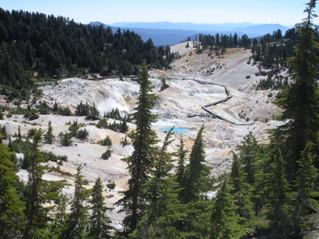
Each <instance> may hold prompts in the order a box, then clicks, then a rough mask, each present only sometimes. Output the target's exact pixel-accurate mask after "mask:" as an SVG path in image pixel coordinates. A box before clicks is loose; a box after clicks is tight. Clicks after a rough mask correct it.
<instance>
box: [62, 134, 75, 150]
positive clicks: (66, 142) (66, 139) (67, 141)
mask: <svg viewBox="0 0 319 239" xmlns="http://www.w3.org/2000/svg"><path fill="white" fill-rule="evenodd" d="M59 136H60V143H61V145H62V146H64V147H67V146H71V145H72V136H71V134H69V133H60V135H59Z"/></svg>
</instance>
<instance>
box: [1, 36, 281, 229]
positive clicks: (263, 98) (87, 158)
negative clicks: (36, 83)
mask: <svg viewBox="0 0 319 239" xmlns="http://www.w3.org/2000/svg"><path fill="white" fill-rule="evenodd" d="M185 46H186V43H181V44H178V45H176V46H173V47H172V51H173V52H178V53H179V54H180V55H181V58H180V59H178V60H176V61H174V62H173V63H172V65H171V69H170V70H165V71H164V70H152V71H150V79H151V81H152V84H153V91H154V93H155V94H156V95H158V96H159V100H158V102H157V104H156V106H155V108H154V112H155V113H156V114H157V115H158V118H157V121H156V122H155V123H154V124H153V128H154V130H156V132H157V133H158V136H159V138H160V139H163V138H164V136H165V134H164V133H163V132H161V129H163V128H169V127H172V126H175V127H182V128H185V129H186V131H185V132H184V135H183V136H181V135H178V134H176V135H175V137H176V139H177V140H175V141H174V143H173V144H172V145H171V147H170V150H172V151H176V150H177V147H178V143H179V140H178V139H179V138H180V137H183V138H184V140H185V145H186V147H187V148H188V149H189V150H190V149H191V146H192V143H193V140H194V138H195V136H196V133H197V131H198V129H199V128H200V127H201V126H202V125H203V124H204V125H205V134H204V138H205V151H206V160H207V162H208V164H209V165H210V166H211V167H212V174H213V175H220V174H222V173H224V172H225V171H227V170H229V167H230V165H231V151H233V150H236V146H238V145H239V144H240V142H241V141H242V140H243V137H244V136H245V135H247V134H248V133H249V132H252V133H253V134H254V135H255V136H256V137H257V139H258V140H259V141H260V142H266V141H267V137H268V135H267V130H268V129H272V128H274V127H277V126H278V125H280V124H281V122H279V121H276V120H273V119H274V116H275V115H277V114H278V113H279V109H278V108H277V107H276V106H274V104H272V101H273V100H274V97H275V92H272V94H270V93H271V91H257V90H256V85H257V83H258V82H259V80H260V77H257V76H256V75H255V73H257V72H258V68H257V67H256V66H253V65H250V64H247V62H248V60H249V57H250V56H251V53H250V50H245V49H228V50H227V52H226V53H225V54H224V55H223V56H222V57H217V56H215V55H214V54H212V55H209V54H208V52H207V51H204V52H203V53H201V54H197V53H196V51H195V49H194V48H193V47H192V42H190V47H189V48H186V47H185ZM161 78H165V79H167V80H166V81H167V84H168V85H169V88H167V89H166V90H164V91H162V92H160V87H161ZM193 79H195V80H200V81H205V82H211V83H217V84H220V85H223V86H225V87H227V89H228V90H229V91H230V94H231V95H232V98H231V99H230V100H228V101H227V102H225V103H221V104H218V105H216V106H211V107H209V110H210V111H211V112H213V113H215V114H217V115H218V116H220V117H222V118H225V119H227V120H228V121H230V122H234V123H244V125H235V124H232V123H229V122H226V121H224V120H221V119H217V118H213V117H212V116H211V115H210V114H208V113H207V112H205V111H204V110H203V109H202V106H204V105H207V104H209V103H211V102H216V101H219V100H222V99H224V98H225V97H226V93H225V89H224V87H222V86H217V85H206V84H201V83H199V82H196V81H194V80H193ZM42 90H43V97H42V99H41V100H42V101H46V102H47V103H49V104H50V105H53V103H54V102H55V101H56V102H57V103H58V104H59V105H63V106H68V107H70V108H71V109H72V110H73V111H74V110H75V107H76V105H78V104H79V102H81V101H82V102H84V103H85V102H91V103H92V102H95V104H96V106H97V108H98V109H99V111H100V112H102V113H103V112H108V111H110V110H111V109H113V108H115V107H117V108H119V109H120V111H121V113H123V114H124V113H131V112H133V111H134V107H135V104H136V99H137V96H138V90H139V86H138V84H137V83H136V82H134V81H132V80H130V79H124V80H123V81H120V80H119V79H104V80H98V81H93V80H84V79H79V78H70V79H64V80H61V81H59V82H58V84H56V85H48V86H44V87H42ZM189 116H194V117H189ZM248 119H249V120H248ZM75 120H77V121H78V122H79V123H83V124H84V125H85V126H84V127H85V128H86V129H87V130H88V132H89V139H88V140H87V141H85V142H82V141H79V140H74V141H73V146H70V147H61V146H60V145H59V142H58V140H56V142H55V143H54V144H52V145H46V144H43V145H41V149H42V150H44V151H48V152H53V153H54V154H56V155H66V156H67V157H68V161H67V162H65V163H64V164H63V166H61V167H60V168H61V170H62V171H64V172H69V173H71V174H74V173H75V170H76V167H77V165H79V164H83V165H84V169H83V174H84V176H85V177H86V179H87V180H88V181H89V183H90V185H92V184H93V183H94V181H95V179H96V178H97V177H101V178H102V180H103V181H104V185H106V184H107V182H108V181H114V182H115V183H116V187H115V189H114V190H113V191H110V190H108V191H107V192H106V195H107V205H108V206H109V207H110V208H113V210H111V211H110V217H111V219H112V221H113V225H114V226H115V227H116V228H118V229H120V228H121V220H122V218H123V214H121V213H118V210H119V207H118V206H115V205H114V203H115V202H116V201H118V200H119V199H120V198H121V196H122V195H121V193H120V192H121V191H123V190H125V189H126V184H127V180H128V177H129V175H128V172H127V165H126V163H125V162H123V161H122V160H121V159H123V158H124V157H127V156H129V155H130V154H131V153H132V151H133V148H132V146H126V147H122V146H121V144H120V141H121V139H122V138H124V137H125V135H124V134H120V133H116V132H114V131H111V130H105V129H98V128H96V127H95V124H96V122H94V121H86V120H85V119H84V117H74V116H72V117H66V116H57V115H41V116H40V118H39V119H37V120H34V121H30V122H28V121H26V120H25V119H24V118H23V116H18V115H13V116H12V117H10V118H5V119H4V120H1V121H0V124H1V125H4V126H6V128H7V131H8V133H9V134H11V135H13V134H14V133H16V132H17V131H18V127H19V126H21V131H22V134H26V133H27V131H28V130H29V129H31V128H35V127H36V128H42V129H46V128H47V125H48V122H49V121H51V122H52V127H53V132H54V135H55V136H56V138H58V135H59V133H60V132H65V131H67V129H68V126H67V125H66V124H67V123H68V122H72V121H75ZM247 120H248V121H247ZM110 121H112V119H110ZM129 126H130V129H131V130H132V129H134V125H132V124H129ZM106 135H109V136H110V138H111V140H112V143H113V145H112V151H113V153H112V156H111V158H110V159H109V160H102V159H101V155H102V153H103V152H105V150H106V147H104V146H100V145H99V144H97V142H98V141H99V140H102V139H104V138H105V136H106ZM51 164H52V165H53V166H56V165H55V164H54V163H51ZM19 176H20V178H21V179H23V180H26V179H27V173H26V172H25V171H20V172H19ZM45 178H46V179H49V180H60V179H66V180H67V181H69V182H70V183H73V180H74V178H73V177H69V176H64V175H61V174H58V173H47V174H45ZM65 192H66V194H68V195H70V196H72V193H73V189H72V186H70V187H68V188H66V189H65Z"/></svg>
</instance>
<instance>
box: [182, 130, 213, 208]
mask: <svg viewBox="0 0 319 239" xmlns="http://www.w3.org/2000/svg"><path fill="white" fill-rule="evenodd" d="M203 131H204V126H202V127H201V129H200V130H199V131H198V133H197V136H196V139H195V142H194V145H193V148H192V151H191V154H190V161H189V165H188V168H187V178H186V187H185V190H183V191H184V192H185V193H184V196H183V197H184V200H185V202H191V201H193V200H195V199H198V198H199V196H200V193H201V192H204V191H205V188H207V184H208V175H209V168H208V166H207V165H206V164H205V150H204V142H203Z"/></svg>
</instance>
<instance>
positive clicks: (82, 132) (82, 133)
mask: <svg viewBox="0 0 319 239" xmlns="http://www.w3.org/2000/svg"><path fill="white" fill-rule="evenodd" d="M88 136H89V132H88V131H87V130H86V129H80V130H78V132H77V134H76V138H78V139H80V140H86V139H87V138H88Z"/></svg>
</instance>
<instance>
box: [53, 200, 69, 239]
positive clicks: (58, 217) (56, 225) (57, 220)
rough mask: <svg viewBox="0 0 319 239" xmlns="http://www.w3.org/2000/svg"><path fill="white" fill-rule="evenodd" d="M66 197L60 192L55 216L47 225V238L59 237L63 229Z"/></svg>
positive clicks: (57, 238)
mask: <svg viewBox="0 0 319 239" xmlns="http://www.w3.org/2000/svg"><path fill="white" fill-rule="evenodd" d="M67 204H68V198H67V196H66V195H64V194H60V197H59V199H58V201H57V206H56V210H55V217H54V219H53V221H52V223H51V224H50V226H49V238H50V239H59V238H60V236H61V233H62V231H63V227H64V223H65V220H66V219H67V213H66V207H67Z"/></svg>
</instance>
